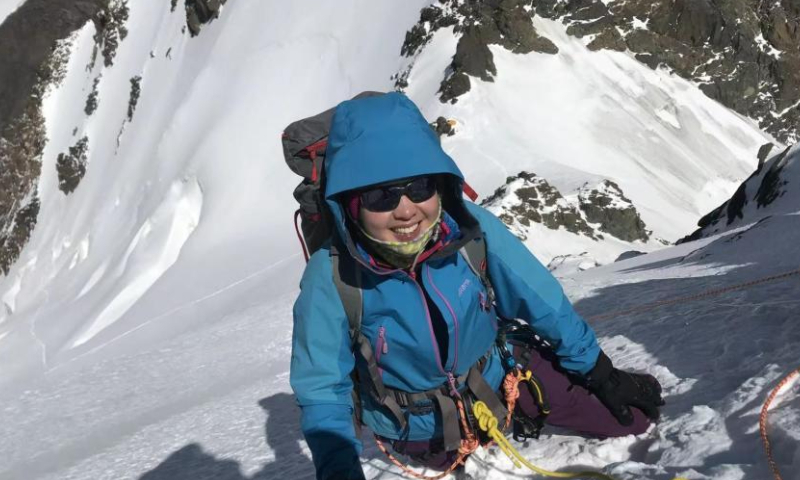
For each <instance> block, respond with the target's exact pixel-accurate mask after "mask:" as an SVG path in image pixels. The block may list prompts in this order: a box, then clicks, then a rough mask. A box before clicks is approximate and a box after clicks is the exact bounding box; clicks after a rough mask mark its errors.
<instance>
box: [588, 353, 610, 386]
mask: <svg viewBox="0 0 800 480" xmlns="http://www.w3.org/2000/svg"><path fill="white" fill-rule="evenodd" d="M612 371H614V365H613V364H612V363H611V359H610V358H608V356H606V354H605V353H603V351H602V350H601V351H600V355H599V356H598V357H597V362H595V364H594V368H592V369H591V370H589V373H587V374H586V377H585V378H586V385H587V386H588V387H589V388H590V389H594V388H596V387H598V386H599V385H602V384H603V383H605V382H606V381H608V378H609V377H610V376H611V372H612Z"/></svg>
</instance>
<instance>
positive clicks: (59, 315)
mask: <svg viewBox="0 0 800 480" xmlns="http://www.w3.org/2000/svg"><path fill="white" fill-rule="evenodd" d="M429 3H430V2H428V1H427V0H426V1H422V0H420V1H411V2H394V3H392V4H391V7H389V6H388V5H389V4H388V3H385V2H372V1H368V0H348V1H341V2H336V3H335V4H334V3H333V2H311V1H309V2H283V3H281V4H280V5H279V4H278V3H277V2H228V4H227V5H226V7H225V12H224V14H223V15H222V16H221V17H220V18H219V19H217V20H215V21H214V22H212V23H211V24H210V25H207V26H205V27H204V28H203V31H202V32H201V34H200V36H198V37H196V38H191V39H190V38H189V36H188V33H187V34H182V33H181V28H182V26H183V25H184V22H185V16H184V15H183V13H182V12H181V11H180V9H178V11H176V12H174V13H170V12H169V5H168V4H166V3H164V2H130V3H129V5H130V7H131V13H130V23H129V25H128V26H129V31H130V34H129V36H128V38H126V39H125V40H124V41H123V42H122V43H121V44H120V48H119V51H118V53H117V57H116V58H115V62H114V66H113V67H110V68H105V67H103V66H101V65H100V63H101V62H98V64H96V65H95V66H94V68H90V69H89V70H88V71H87V68H86V67H87V65H88V64H89V61H90V57H91V50H92V44H91V42H92V40H91V39H92V35H93V33H94V27H93V25H92V24H91V23H89V24H87V25H86V26H85V27H84V28H83V29H81V30H80V31H79V32H78V34H77V35H76V37H75V39H74V42H73V46H72V57H71V59H70V63H69V65H68V76H67V78H66V79H65V81H64V83H63V84H62V85H61V86H60V87H59V88H58V89H56V90H54V91H52V92H50V94H49V95H48V97H47V100H46V103H45V113H46V118H47V131H48V134H47V135H48V139H49V141H48V144H47V146H46V150H45V154H44V166H43V176H42V179H41V182H40V184H39V194H40V198H41V201H42V213H41V216H40V218H39V224H38V225H37V228H36V230H35V231H34V234H33V237H32V239H31V242H30V243H29V245H28V246H27V247H26V248H25V250H24V251H23V254H22V257H21V258H20V260H19V261H18V262H17V263H16V264H15V266H14V267H13V268H12V270H11V272H10V273H9V275H8V276H5V277H0V365H1V366H2V368H0V424H2V425H3V433H2V434H0V451H2V452H3V455H0V478H2V479H6V478H8V479H17V478H25V479H45V480H55V479H58V480H63V479H81V480H82V479H92V480H95V479H127V478H131V479H145V480H153V479H165V478H172V479H182V478H185V479H189V478H192V479H199V478H228V479H232V480H236V479H241V480H245V479H247V480H254V479H269V478H282V477H290V478H296V479H306V478H307V479H311V478H314V469H313V465H312V463H311V460H310V455H309V451H308V447H307V446H306V444H305V442H304V441H303V439H302V435H301V432H300V429H299V423H298V415H299V413H298V409H297V407H296V406H295V403H294V399H293V397H292V395H291V393H290V388H289V385H288V371H289V354H290V348H291V346H290V338H291V326H292V320H291V309H292V304H293V302H294V299H295V298H296V296H297V292H298V287H297V285H298V281H299V277H300V274H301V272H302V269H303V266H304V265H303V261H302V260H301V258H302V257H301V255H300V253H299V247H298V246H297V244H296V239H295V237H294V232H292V227H291V215H292V211H293V209H294V205H293V201H292V200H291V190H292V189H293V188H294V185H295V184H296V183H297V179H296V177H294V176H293V174H292V173H291V172H290V171H289V169H288V168H286V167H285V165H284V164H283V160H282V152H281V147H280V143H279V141H278V139H279V135H280V132H281V129H282V128H283V127H284V126H285V125H286V124H288V123H289V122H290V121H293V120H295V119H297V118H300V117H302V116H305V115H308V114H313V113H316V112H318V111H321V110H323V109H325V108H328V107H329V106H330V105H332V104H335V103H336V102H338V101H339V100H341V99H343V98H346V97H349V96H352V95H354V94H356V93H358V92H360V91H362V90H366V89H375V90H387V89H390V88H391V86H392V81H391V79H390V76H391V75H393V74H394V73H396V72H397V71H399V70H400V69H401V68H404V67H405V66H406V65H407V64H408V59H402V58H399V51H400V45H401V44H402V41H403V38H404V36H405V31H406V29H408V28H409V27H410V26H411V25H413V24H414V22H416V20H417V18H418V15H419V9H420V8H421V7H423V6H425V5H427V4H429ZM7 4H8V3H6V2H4V3H2V5H3V6H5V5H7ZM310 11H313V12H314V15H309V14H308V13H309V12H310ZM320 18H324V19H325V21H323V22H320V21H319V19H320ZM364 19H369V21H364ZM536 22H537V28H539V30H540V32H542V33H543V34H545V35H547V36H548V37H549V38H551V39H553V40H554V41H556V43H557V44H558V45H559V48H560V49H561V52H560V53H559V54H558V55H556V56H545V55H541V54H536V53H533V54H530V55H526V56H517V55H512V54H510V53H508V52H505V51H504V50H502V49H496V48H494V47H492V49H493V53H494V54H495V61H496V62H497V65H498V77H497V78H496V79H495V82H494V83H491V84H490V83H483V82H480V81H476V80H473V86H472V90H471V91H470V92H469V93H468V94H467V95H466V96H464V97H462V98H461V99H460V100H459V102H458V103H457V104H456V105H453V106H450V105H441V104H440V103H439V101H438V100H437V99H436V98H435V92H436V89H437V88H438V82H439V81H440V80H441V75H442V74H443V73H444V71H445V68H446V66H447V64H448V63H449V59H450V56H451V55H452V51H453V48H454V46H455V40H454V37H453V33H452V30H449V29H448V30H442V31H440V32H438V33H437V34H436V36H435V38H434V39H433V42H432V43H431V44H430V45H429V46H428V47H427V48H426V49H425V50H424V51H423V52H422V53H421V55H420V56H419V57H418V58H417V59H416V63H415V67H414V69H413V70H412V74H411V76H410V78H409V81H410V87H409V94H410V95H411V96H412V98H414V99H415V100H416V101H417V102H418V103H419V104H420V105H421V106H422V107H423V109H424V110H425V113H426V115H427V116H428V117H429V118H435V115H438V114H442V115H445V116H447V117H448V118H455V119H456V120H458V125H457V129H458V133H457V134H456V135H455V136H454V137H450V138H446V139H445V140H444V142H445V147H446V148H447V150H448V151H449V152H450V153H451V154H452V155H453V156H454V158H456V159H457V160H458V161H459V165H461V166H462V168H463V169H464V171H465V172H466V174H467V177H468V179H469V180H470V182H471V183H472V184H473V186H475V187H476V188H477V189H478V190H479V192H481V193H483V194H484V195H486V194H488V193H491V192H492V191H493V190H494V188H496V187H497V186H499V185H500V184H502V183H503V182H504V180H505V177H506V176H507V175H509V174H516V173H518V172H519V171H520V170H531V171H534V172H536V173H537V174H540V175H542V176H544V177H545V178H547V179H548V181H549V182H551V183H553V184H554V185H556V186H557V187H558V188H559V190H561V191H563V192H570V191H575V190H576V189H577V188H579V187H580V186H581V185H583V184H584V183H585V182H589V183H590V184H596V183H598V182H600V181H602V180H604V179H610V180H613V181H615V182H616V183H618V184H619V185H620V187H621V188H622V190H623V192H624V193H625V195H626V197H628V198H630V199H631V200H632V202H633V203H634V204H635V205H636V206H637V209H639V210H640V211H641V212H642V216H643V217H644V220H645V222H646V223H647V225H648V227H649V228H653V229H654V230H656V235H657V236H663V237H665V238H669V239H674V238H676V237H678V236H683V235H685V234H686V233H689V231H691V230H692V229H693V226H694V222H696V220H697V218H698V217H699V216H700V215H702V214H705V213H707V212H708V211H710V210H711V209H712V208H714V207H716V206H717V205H719V204H720V203H721V202H722V201H723V200H725V199H727V198H728V197H729V196H730V194H731V193H732V191H733V190H735V188H736V186H738V183H739V182H741V181H742V179H743V178H745V177H747V175H749V174H750V173H751V172H752V170H753V168H754V167H755V165H754V164H755V152H756V151H757V150H758V146H760V144H761V143H764V142H765V141H766V140H767V137H766V135H764V134H763V133H761V132H759V131H758V130H757V129H756V127H755V126H754V125H753V123H752V122H751V121H749V120H746V119H743V118H741V117H739V116H738V115H736V114H734V113H732V112H730V111H728V110H726V109H724V108H723V107H721V106H719V105H718V104H716V103H714V102H711V101H710V100H708V99H707V98H706V97H704V96H703V95H702V94H700V93H699V92H697V90H696V89H695V87H694V86H692V85H691V84H689V83H686V82H683V81H682V80H680V79H678V78H675V77H673V76H671V75H669V74H668V73H667V72H664V71H650V70H649V69H647V68H645V67H642V66H641V65H639V64H637V63H635V62H634V61H633V60H631V59H630V58H629V57H628V56H626V54H620V53H612V52H599V53H596V54H590V53H588V52H587V51H586V49H585V48H584V47H583V46H582V43H581V42H579V41H576V40H574V39H570V38H569V37H567V36H566V35H565V34H564V33H563V27H561V26H559V25H557V24H553V23H551V22H547V21H544V20H541V19H537V20H536ZM170 49H171V50H170ZM151 51H152V52H153V53H154V56H153V57H152V58H151V56H150V52H151ZM167 51H170V56H169V57H167V55H166V52H167ZM100 74H102V77H101V81H100V83H99V97H98V99H99V105H98V109H97V111H96V112H95V113H94V114H93V115H92V116H90V117H89V118H88V119H87V118H86V116H85V114H84V113H83V106H84V103H85V99H86V96H88V94H89V92H90V91H91V87H92V84H93V82H94V79H95V78H97V76H98V75H100ZM135 75H141V76H142V96H141V98H140V100H139V103H138V106H137V109H136V113H135V115H134V117H133V120H132V121H128V120H127V104H128V95H129V92H130V82H129V81H130V78H131V77H133V76H135ZM665 106H670V107H669V108H668V109H667V111H669V112H672V113H671V114H672V115H674V117H675V118H676V119H677V121H679V122H680V125H681V127H682V128H681V129H679V130H678V129H675V128H673V127H672V126H670V125H664V124H663V123H662V121H661V120H659V118H658V116H657V114H656V113H655V112H656V111H657V110H658V109H660V108H664V107H665ZM673 107H674V109H673ZM75 128H77V129H78V130H77V133H76V135H75V136H73V134H72V132H73V130H74V129H75ZM82 135H87V136H88V137H89V148H90V158H89V166H88V169H87V174H86V176H85V177H84V179H83V180H82V182H81V184H80V186H79V188H78V189H77V190H76V191H75V192H74V193H73V194H71V195H69V196H65V195H63V194H62V193H61V192H60V191H58V190H57V178H56V172H55V166H54V165H55V158H56V157H57V155H58V154H59V153H61V152H63V151H65V150H66V149H67V148H68V147H69V146H71V145H73V144H74V142H75V141H76V139H77V138H80V137H81V136H82ZM794 165H796V162H795V163H792V164H790V165H789V166H787V168H786V171H787V172H795V170H794ZM793 175H794V174H793ZM794 178H796V177H792V179H794ZM796 183H797V181H794V184H795V185H796ZM789 185H790V186H791V185H793V183H790V184H789ZM793 192H797V190H793ZM797 201H798V200H797V197H796V193H787V195H785V196H784V197H782V198H780V199H779V200H778V201H776V203H775V204H774V205H773V206H771V209H770V211H769V215H770V217H769V218H766V214H764V215H763V216H761V217H757V216H756V217H752V218H753V219H755V218H758V219H760V220H761V221H760V222H758V223H754V222H755V220H752V219H751V220H750V221H749V222H748V223H742V224H737V225H734V226H735V227H736V228H735V229H733V230H729V231H725V232H723V233H720V234H719V235H717V236H715V237H711V238H705V239H702V240H699V241H697V242H693V243H687V244H682V245H679V246H676V247H671V248H665V249H660V250H657V251H653V252H651V253H648V254H647V255H643V256H639V257H636V258H632V259H629V260H625V261H621V262H617V263H613V264H610V265H606V266H602V267H598V268H591V269H589V270H586V271H580V272H579V271H578V270H580V269H579V268H578V269H575V273H574V274H568V273H567V272H566V270H565V276H564V278H563V280H562V283H563V285H564V288H565V290H566V291H567V292H568V294H569V295H570V297H571V298H572V299H573V301H574V302H575V305H576V308H577V309H578V311H579V312H581V313H582V314H583V315H584V316H585V317H586V318H588V319H590V321H592V324H593V326H594V328H595V329H596V331H597V333H598V336H599V338H600V342H601V344H602V346H603V348H604V349H605V350H606V351H607V353H608V354H609V356H611V357H612V359H614V361H615V363H616V364H617V365H618V366H619V367H621V368H626V369H633V370H638V371H647V372H650V373H652V374H653V375H655V376H657V377H658V378H659V379H660V380H661V382H662V383H663V385H664V388H665V393H666V399H667V405H666V406H665V407H664V409H663V419H662V421H661V423H659V424H658V425H657V426H656V427H654V428H653V429H652V430H651V431H649V432H647V433H645V434H643V435H641V436H639V437H625V438H617V439H609V440H597V439H586V438H583V437H580V436H576V435H574V434H571V433H570V432H566V431H557V430H555V429H548V430H546V431H545V433H544V435H543V436H542V438H541V439H540V440H538V441H530V442H528V443H527V444H524V445H520V446H519V447H520V450H521V451H522V453H523V454H524V455H525V456H526V458H528V459H529V460H530V461H532V462H533V463H535V464H537V465H542V466H545V467H550V468H554V469H574V468H576V467H583V468H586V467H589V468H596V469H604V470H605V471H606V472H607V473H609V474H611V475H613V476H614V477H615V478H618V479H620V480H633V479H637V480H641V479H644V480H665V479H667V480H668V479H672V478H673V477H675V476H677V475H682V476H685V477H687V478H692V479H713V480H738V479H742V478H748V479H749V478H756V479H760V478H768V477H769V475H770V474H769V467H768V464H767V461H766V457H765V456H764V454H763V452H762V450H761V446H760V444H759V436H758V430H757V426H758V412H759V409H760V407H761V405H762V404H763V400H764V398H765V397H766V395H767V394H768V393H769V392H770V391H771V389H772V388H774V386H775V385H776V384H777V382H778V381H779V380H780V379H781V378H782V377H783V376H785V375H786V374H788V373H789V372H790V371H791V370H793V369H795V368H797V367H798V365H797V360H798V358H797V351H798V349H800V332H798V330H797V328H796V323H797V322H796V313H795V312H796V311H797V308H798V305H800V301H798V300H797V299H798V298H800V283H799V282H798V276H793V277H787V278H785V279H783V280H782V281H773V282H768V283H759V284H755V285H753V286H751V287H749V288H746V289H739V290H734V291H729V292H727V293H724V294H719V295H715V296H710V297H703V298H700V299H695V300H692V301H680V302H676V303H670V304H668V305H664V306H661V307H659V308H652V309H651V310H648V311H646V312H642V313H637V314H618V315H611V317H610V318H608V319H605V320H591V319H592V318H593V317H599V316H600V315H608V314H613V313H614V312H620V311H622V310H625V309H628V308H631V307H634V306H640V305H647V304H651V303H653V302H657V301H661V300H664V299H672V298H684V297H687V296H691V295H696V294H698V293H701V292H704V291H707V290H709V289H718V288H722V287H725V286H729V285H733V284H741V283H744V282H749V281H753V280H757V279H760V278H763V277H766V276H770V275H775V274H779V273H783V272H786V271H790V270H795V269H797V268H798V266H797V264H796V259H797V258H800V238H798V237H799V236H800V215H797V214H796V213H797V210H798V209H797V205H798V203H797ZM758 213H763V212H758ZM746 218H747V217H746ZM558 234H559V232H555V233H553V231H550V230H548V231H542V232H540V235H539V234H534V237H532V238H533V239H534V240H535V241H534V242H533V243H532V244H531V248H532V249H533V250H534V252H535V253H537V254H540V253H539V252H548V251H549V250H552V249H553V248H554V246H555V245H557V244H558V243H559V242H564V243H567V242H570V241H572V240H571V239H565V238H562V237H559V236H558ZM536 235H539V236H536ZM571 251H572V252H573V253H575V252H578V253H579V252H580V251H582V250H580V249H578V248H575V249H572V250H571ZM601 253H602V252H601ZM796 385H797V384H795V385H794V386H790V387H787V389H786V392H785V393H784V394H783V395H782V396H781V397H780V399H779V401H776V402H775V404H774V406H773V408H772V410H771V412H770V424H769V428H770V438H771V439H772V442H773V449H774V452H775V457H776V460H777V461H778V463H779V465H780V467H781V469H782V471H783V472H784V475H792V474H794V472H796V471H798V468H800V448H798V446H797V445H798V444H797V439H798V438H800V396H799V395H798V391H797V386H796ZM362 438H363V440H364V444H365V451H364V454H363V462H364V467H365V471H366V474H367V478H387V479H388V478H397V477H398V470H397V469H396V468H395V467H394V466H391V465H389V464H388V462H387V460H386V459H385V457H384V456H383V455H382V454H381V453H380V452H379V451H378V450H377V448H376V447H375V445H374V444H372V443H370V436H369V434H368V432H365V434H364V436H363V437H362ZM513 472H514V469H513V467H512V464H511V462H510V460H508V459H506V458H504V457H503V455H502V453H500V452H499V451H497V450H496V449H489V450H481V451H479V452H478V453H477V454H476V455H475V456H474V457H473V458H472V459H470V460H469V461H468V462H467V466H466V474H467V475H470V476H472V477H473V478H487V479H505V478H514V477H520V478H522V477H525V478H527V476H526V475H525V473H524V472H523V471H519V470H517V471H516V473H513ZM787 478H791V477H787Z"/></svg>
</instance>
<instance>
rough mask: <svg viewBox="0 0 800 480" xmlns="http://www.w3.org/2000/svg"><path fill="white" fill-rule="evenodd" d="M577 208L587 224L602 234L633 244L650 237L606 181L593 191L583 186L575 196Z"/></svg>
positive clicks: (626, 202) (615, 188)
mask: <svg viewBox="0 0 800 480" xmlns="http://www.w3.org/2000/svg"><path fill="white" fill-rule="evenodd" d="M578 201H579V202H580V208H581V210H582V211H583V213H584V214H585V215H586V220H587V221H588V222H589V223H593V224H599V230H600V231H601V232H605V233H608V234H609V235H612V236H614V237H617V238H619V239H620V240H625V241H626V242H634V241H636V240H641V241H643V242H646V241H648V240H649V239H650V233H651V232H649V231H648V230H647V228H646V226H645V224H644V222H643V221H642V219H641V217H639V212H637V211H636V207H634V206H633V203H632V202H631V201H630V200H628V199H627V198H626V197H625V195H623V193H622V190H621V189H620V188H619V185H617V184H616V183H614V182H612V181H610V180H605V181H603V183H601V184H600V185H598V186H596V187H589V186H588V185H584V187H583V188H581V189H580V191H579V192H578Z"/></svg>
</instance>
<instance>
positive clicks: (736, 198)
mask: <svg viewBox="0 0 800 480" xmlns="http://www.w3.org/2000/svg"><path fill="white" fill-rule="evenodd" d="M798 185H800V147H798V146H795V147H787V148H786V149H785V150H783V151H782V152H781V153H779V154H777V155H775V156H774V157H772V158H771V159H769V160H768V161H767V162H766V163H763V164H760V165H759V167H758V169H757V170H756V171H755V172H753V174H752V175H750V177H749V178H748V179H747V180H745V181H744V182H742V184H741V185H740V186H739V188H738V189H737V190H736V193H734V194H733V196H732V197H731V198H730V200H728V201H727V202H725V203H723V204H722V205H720V206H719V207H717V208H715V209H714V210H713V211H711V212H710V213H708V214H707V215H705V216H703V218H701V219H700V221H698V222H697V226H698V227H699V228H698V229H697V230H695V231H694V232H693V233H692V234H691V235H688V236H686V237H684V238H682V239H680V240H678V242H677V243H684V242H689V241H693V240H697V239H700V238H703V237H707V236H709V235H713V234H716V233H719V232H722V231H724V230H726V229H727V228H729V227H730V228H736V227H737V226H739V225H742V224H745V223H755V222H757V221H761V220H763V219H764V218H765V217H767V216H770V215H774V214H780V213H794V212H797V210H798V208H800V207H799V206H798V205H800V189H799V188H798ZM787 195H789V196H788V200H787V199H783V198H784V197H786V196H787Z"/></svg>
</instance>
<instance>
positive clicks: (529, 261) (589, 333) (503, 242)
mask: <svg viewBox="0 0 800 480" xmlns="http://www.w3.org/2000/svg"><path fill="white" fill-rule="evenodd" d="M467 209H468V210H469V211H470V213H472V215H473V216H474V217H475V218H476V219H477V220H478V222H479V223H480V225H481V229H482V230H483V232H484V236H485V239H486V250H487V264H488V269H489V278H490V279H491V281H492V286H493V287H494V290H495V295H496V297H497V309H498V313H499V314H500V315H501V316H502V317H505V318H518V319H521V320H524V321H526V322H528V323H529V324H530V325H531V327H533V329H534V330H535V331H536V333H537V334H538V335H540V336H541V337H542V338H544V339H545V340H547V341H548V342H549V343H550V344H551V345H553V347H554V348H555V353H556V355H557V356H558V357H559V362H560V363H561V366H562V367H564V368H566V369H567V370H571V371H573V372H576V373H579V374H585V373H587V372H588V371H589V370H591V369H592V368H593V367H594V365H595V363H596V362H597V357H598V355H599V354H600V347H599V346H598V345H597V338H596V337H595V334H594V331H593V330H592V328H591V327H590V326H589V325H588V324H587V323H586V321H584V320H583V319H582V318H581V317H580V316H579V315H578V314H577V312H575V309H574V308H573V307H572V304H571V303H570V301H569V299H567V297H566V295H565V294H564V291H563V289H562V288H561V285H560V284H559V283H558V280H556V279H555V277H553V275H552V274H551V273H550V271H548V270H547V268H545V267H544V266H543V265H542V264H541V263H540V262H539V261H538V260H537V259H536V257H534V256H533V254H532V253H531V252H530V251H529V250H528V249H527V248H526V247H525V245H524V244H523V243H522V242H521V241H520V240H519V239H518V238H517V237H515V236H514V235H513V234H512V233H511V232H509V231H508V228H506V226H505V224H504V223H503V222H501V221H500V220H499V219H498V218H497V217H495V216H494V215H493V214H492V213H490V212H488V211H487V210H485V209H483V208H482V207H479V206H477V205H475V204H470V203H467Z"/></svg>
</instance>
